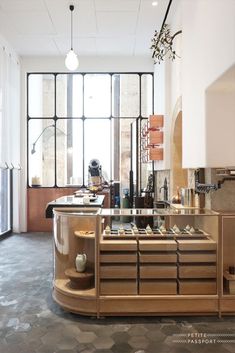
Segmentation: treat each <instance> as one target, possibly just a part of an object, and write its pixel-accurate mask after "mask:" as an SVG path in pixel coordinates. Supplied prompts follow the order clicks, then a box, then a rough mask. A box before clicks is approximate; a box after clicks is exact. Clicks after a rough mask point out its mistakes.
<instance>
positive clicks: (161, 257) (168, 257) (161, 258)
mask: <svg viewBox="0 0 235 353" xmlns="http://www.w3.org/2000/svg"><path fill="white" fill-rule="evenodd" d="M139 259H140V262H141V263H147V262H149V263H162V262H163V263H164V262H165V263H167V262H173V263H176V262H177V255H176V253H173V252H172V253H168V252H166V253H164V252H162V253H158V252H153V253H152V252H141V253H140V255H139Z"/></svg>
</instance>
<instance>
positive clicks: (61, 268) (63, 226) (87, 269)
mask: <svg viewBox="0 0 235 353" xmlns="http://www.w3.org/2000/svg"><path fill="white" fill-rule="evenodd" d="M53 212H54V289H53V297H54V299H55V300H56V301H57V302H58V303H59V304H60V305H61V306H63V307H64V308H66V309H69V310H71V311H74V312H79V313H83V314H86V313H87V314H89V313H92V312H96V310H97V305H96V297H97V281H96V279H97V275H96V272H97V259H96V258H97V256H96V249H97V246H96V241H97V239H98V236H97V235H98V234H99V227H100V222H99V220H100V219H99V217H98V214H99V212H100V209H97V208H96V209H92V208H88V209H86V208H81V209H78V208H64V209H63V208H58V209H56V208H55V209H54V211H53Z"/></svg>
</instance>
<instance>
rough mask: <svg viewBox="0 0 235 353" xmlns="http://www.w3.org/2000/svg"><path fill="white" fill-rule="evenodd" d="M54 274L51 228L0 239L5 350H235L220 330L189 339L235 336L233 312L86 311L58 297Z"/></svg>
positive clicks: (0, 323)
mask: <svg viewBox="0 0 235 353" xmlns="http://www.w3.org/2000/svg"><path fill="white" fill-rule="evenodd" d="M52 277H53V258H52V236H51V234H47V233H43V234H39V233H34V234H23V235H14V236H11V237H9V238H7V239H5V240H3V241H1V242H0V353H47V352H48V353H54V352H56V353H78V352H82V353H92V352H96V353H134V352H135V353H161V352H162V353H164V352H166V353H168V352H171V353H190V352H199V351H200V352H202V353H209V352H216V353H223V352H224V353H232V352H235V343H231V342H227V343H224V344H222V343H218V342H217V341H218V336H217V337H216V342H215V343H208V342H207V343H203V344H201V343H190V342H187V335H188V334H189V333H194V334H196V333H198V332H199V333H204V334H209V333H210V334H218V333H219V334H226V335H228V334H230V335H231V336H227V337H225V338H223V337H222V338H223V339H226V340H234V342H235V318H234V317H227V318H223V319H219V318H217V317H178V318H174V317H171V318H168V317H163V318H160V317H146V318H145V317H136V318H133V317H131V318H120V317H118V318H103V319H100V320H97V319H95V318H89V317H88V318H87V317H82V316H79V315H74V314H71V313H67V312H64V311H63V310H62V309H61V308H60V307H59V306H58V305H57V304H56V303H54V302H53V300H52V298H51V287H52ZM176 334H182V335H186V336H175V335H176ZM185 337H186V343H177V342H175V340H179V341H183V340H184V339H185ZM207 337H208V336H207ZM211 337H212V338H215V337H214V336H210V338H211Z"/></svg>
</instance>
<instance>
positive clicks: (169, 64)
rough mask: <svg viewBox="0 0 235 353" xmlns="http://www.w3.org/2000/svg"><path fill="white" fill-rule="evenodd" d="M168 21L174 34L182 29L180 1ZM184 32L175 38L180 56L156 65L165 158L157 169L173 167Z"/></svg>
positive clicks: (157, 110)
mask: <svg viewBox="0 0 235 353" xmlns="http://www.w3.org/2000/svg"><path fill="white" fill-rule="evenodd" d="M168 16H169V17H168V18H167V21H166V23H168V24H169V25H170V31H171V34H172V35H173V34H174V33H176V32H178V31H179V30H181V29H182V18H181V7H180V1H175V2H173V3H172V5H171V9H170V12H169V14H168ZM181 43H182V34H178V35H177V36H176V37H175V39H174V45H173V47H174V50H175V51H176V53H177V55H178V56H179V57H176V59H175V60H174V61H172V60H171V59H169V58H164V61H163V62H161V63H160V64H158V63H157V64H155V67H154V92H155V93H154V113H155V114H163V115H164V145H163V147H164V160H163V161H159V162H155V169H156V170H166V169H170V168H171V133H172V126H173V124H174V119H175V118H176V116H177V115H178V112H179V111H178V109H181V105H179V99H180V97H181V95H182V84H181V83H182V77H181V60H182V58H181V57H182V48H181V46H182V44H181Z"/></svg>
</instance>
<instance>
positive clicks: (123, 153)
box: [114, 119, 134, 195]
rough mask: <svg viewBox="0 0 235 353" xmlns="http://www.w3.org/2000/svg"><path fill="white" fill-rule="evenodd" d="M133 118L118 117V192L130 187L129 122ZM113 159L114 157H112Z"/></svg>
mask: <svg viewBox="0 0 235 353" xmlns="http://www.w3.org/2000/svg"><path fill="white" fill-rule="evenodd" d="M133 121H134V119H120V141H119V146H120V147H119V148H120V179H119V180H120V182H121V183H120V192H121V195H122V194H123V193H124V191H123V190H124V189H128V190H129V188H130V175H129V173H130V170H131V123H133ZM114 161H115V159H114Z"/></svg>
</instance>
